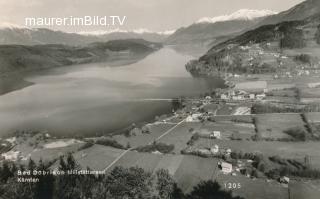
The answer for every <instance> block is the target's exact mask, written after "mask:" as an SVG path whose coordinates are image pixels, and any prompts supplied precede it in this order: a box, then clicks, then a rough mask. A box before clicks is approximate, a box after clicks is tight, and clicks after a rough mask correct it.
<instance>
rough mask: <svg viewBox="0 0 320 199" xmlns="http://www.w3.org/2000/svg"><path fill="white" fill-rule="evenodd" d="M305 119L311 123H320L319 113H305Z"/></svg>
mask: <svg viewBox="0 0 320 199" xmlns="http://www.w3.org/2000/svg"><path fill="white" fill-rule="evenodd" d="M306 116H307V119H308V121H309V122H311V123H320V112H317V113H306Z"/></svg>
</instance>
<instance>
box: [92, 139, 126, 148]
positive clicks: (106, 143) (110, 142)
mask: <svg viewBox="0 0 320 199" xmlns="http://www.w3.org/2000/svg"><path fill="white" fill-rule="evenodd" d="M96 144H100V145H104V146H110V147H114V148H117V149H126V147H124V146H123V145H121V144H120V143H118V142H117V141H116V140H110V139H106V138H103V139H100V140H97V141H96Z"/></svg>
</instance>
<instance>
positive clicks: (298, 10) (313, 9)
mask: <svg viewBox="0 0 320 199" xmlns="http://www.w3.org/2000/svg"><path fill="white" fill-rule="evenodd" d="M318 13H320V1H319V0H306V1H304V2H302V3H300V4H298V5H296V6H294V7H292V8H291V9H289V10H286V11H284V12H281V13H279V14H277V15H272V16H268V17H266V18H265V19H264V20H262V21H261V22H259V23H258V26H261V25H268V24H277V23H280V22H283V21H297V20H303V19H306V18H308V17H311V16H313V15H316V14H318Z"/></svg>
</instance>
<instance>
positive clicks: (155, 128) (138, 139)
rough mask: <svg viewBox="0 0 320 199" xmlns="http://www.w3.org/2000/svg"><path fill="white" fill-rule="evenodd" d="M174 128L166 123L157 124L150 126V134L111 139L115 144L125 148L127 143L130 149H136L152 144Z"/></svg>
mask: <svg viewBox="0 0 320 199" xmlns="http://www.w3.org/2000/svg"><path fill="white" fill-rule="evenodd" d="M173 126H175V124H166V123H158V124H152V125H150V126H149V127H150V128H149V129H150V133H145V134H139V135H136V136H135V135H132V136H130V137H126V136H125V135H116V136H113V137H112V139H115V140H116V141H117V142H119V143H120V144H122V145H123V146H126V145H127V144H128V143H129V144H130V146H131V147H138V146H144V145H147V144H148V143H150V142H153V141H154V140H155V139H156V138H158V137H159V136H161V135H162V134H163V133H164V132H166V131H167V130H169V129H170V128H172V127H173Z"/></svg>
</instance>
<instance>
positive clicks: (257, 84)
mask: <svg viewBox="0 0 320 199" xmlns="http://www.w3.org/2000/svg"><path fill="white" fill-rule="evenodd" d="M265 88H267V82H266V81H247V82H240V83H237V84H236V89H237V90H245V91H263V89H265Z"/></svg>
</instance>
